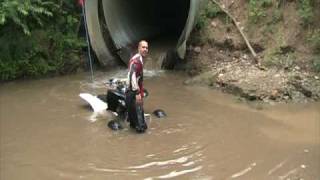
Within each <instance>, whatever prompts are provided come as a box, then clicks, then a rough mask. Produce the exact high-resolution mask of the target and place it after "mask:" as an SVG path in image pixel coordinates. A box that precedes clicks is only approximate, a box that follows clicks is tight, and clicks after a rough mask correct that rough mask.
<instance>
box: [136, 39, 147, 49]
mask: <svg viewBox="0 0 320 180" xmlns="http://www.w3.org/2000/svg"><path fill="white" fill-rule="evenodd" d="M143 42H145V43H147V44H148V42H147V41H146V40H141V41H139V43H138V48H139V47H140V46H141V44H142V43H143Z"/></svg>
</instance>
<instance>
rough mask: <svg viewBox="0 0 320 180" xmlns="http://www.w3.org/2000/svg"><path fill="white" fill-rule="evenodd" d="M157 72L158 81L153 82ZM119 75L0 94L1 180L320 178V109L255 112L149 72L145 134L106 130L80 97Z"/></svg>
mask: <svg viewBox="0 0 320 180" xmlns="http://www.w3.org/2000/svg"><path fill="white" fill-rule="evenodd" d="M156 74H157V75H156ZM124 75H125V71H124V70H119V71H115V72H111V73H108V74H107V73H95V81H94V83H91V82H90V77H89V75H88V74H79V75H75V76H67V77H59V78H54V79H44V80H33V81H22V82H12V83H8V84H3V85H1V87H0V95H1V98H0V105H1V106H0V128H1V129H0V130H1V131H0V179H1V180H21V179H23V180H37V179H39V180H43V179H46V180H51V179H52V180H57V179H66V180H69V179H88V180H100V179H111V178H113V179H130V180H131V179H146V180H152V179H200V180H210V179H212V180H213V179H218V180H220V179H246V180H247V179H253V180H256V179H259V180H264V179H266V180H270V179H271V180H272V179H280V180H282V179H305V180H316V179H319V177H320V123H319V122H320V112H319V111H320V104H319V103H314V104H312V103H311V104H300V105H277V106H272V107H265V108H263V109H262V110H256V109H253V108H250V107H249V106H248V105H245V104H241V103H238V102H237V101H236V99H235V98H234V97H232V96H229V95H225V94H222V93H219V92H217V91H214V90H211V89H207V88H201V87H190V86H183V84H182V82H183V80H184V76H183V74H177V73H175V74H172V73H165V72H158V73H155V72H148V73H146V76H148V77H146V80H145V86H146V87H147V88H148V90H149V91H150V96H149V97H148V99H146V101H145V111H146V112H147V113H151V112H152V111H153V110H155V109H157V108H162V109H164V110H165V111H166V112H167V114H168V117H167V118H165V119H157V118H156V117H153V116H152V117H151V119H149V120H148V124H149V129H148V131H147V133H146V134H142V135H141V134H139V135H138V134H136V133H135V132H134V131H132V130H130V129H128V128H125V129H124V130H123V131H121V132H113V131H111V130H110V129H108V127H107V121H108V120H110V119H112V118H113V117H112V116H111V115H110V114H109V113H103V114H99V115H95V116H93V113H92V112H91V110H90V109H89V108H88V107H87V105H86V103H85V102H84V101H83V100H81V99H80V98H79V97H78V94H79V93H80V92H91V93H93V94H99V93H103V92H104V91H105V89H104V85H103V82H104V81H106V80H107V79H108V78H109V77H112V76H117V77H121V76H124Z"/></svg>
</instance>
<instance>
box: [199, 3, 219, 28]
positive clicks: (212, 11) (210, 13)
mask: <svg viewBox="0 0 320 180" xmlns="http://www.w3.org/2000/svg"><path fill="white" fill-rule="evenodd" d="M221 12H222V11H221V9H220V8H219V6H217V5H216V4H213V3H208V6H206V7H205V8H204V10H203V11H201V12H200V15H199V17H198V19H197V23H196V29H198V30H199V29H202V28H204V27H205V26H206V25H207V24H208V21H209V19H210V18H214V17H216V16H218V14H219V13H221Z"/></svg>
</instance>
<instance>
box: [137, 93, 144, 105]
mask: <svg viewBox="0 0 320 180" xmlns="http://www.w3.org/2000/svg"><path fill="white" fill-rule="evenodd" d="M136 102H137V103H138V104H142V103H143V102H142V98H141V95H140V94H137V95H136Z"/></svg>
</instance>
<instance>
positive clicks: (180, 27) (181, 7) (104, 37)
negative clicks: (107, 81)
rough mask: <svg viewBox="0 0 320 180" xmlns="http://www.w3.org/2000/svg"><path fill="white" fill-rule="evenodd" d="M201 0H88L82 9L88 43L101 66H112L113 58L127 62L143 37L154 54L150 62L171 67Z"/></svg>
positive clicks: (180, 55) (181, 53)
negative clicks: (84, 15)
mask: <svg viewBox="0 0 320 180" xmlns="http://www.w3.org/2000/svg"><path fill="white" fill-rule="evenodd" d="M201 1H202V0H161V1H159V0H134V1H132V0H88V1H86V4H85V7H86V9H85V10H86V19H87V26H88V32H89V37H90V41H91V46H92V48H93V50H94V51H95V53H96V55H97V57H98V59H99V62H100V63H101V64H102V65H104V66H114V65H115V64H117V59H119V58H117V57H120V59H121V60H122V61H123V62H124V63H127V62H128V60H129V58H130V56H131V55H132V54H133V53H135V51H136V48H137V47H136V45H137V43H138V41H139V40H141V39H146V40H147V41H149V43H150V45H149V46H150V52H151V53H153V54H154V56H152V61H153V62H152V63H154V64H157V65H159V66H162V67H173V64H174V63H175V60H176V59H179V58H181V59H183V58H184V56H185V52H186V41H187V39H188V37H189V35H190V32H191V30H192V28H193V27H194V24H195V20H196V16H197V14H198V12H199V7H200V2H201ZM168 57H169V58H168ZM166 58H167V59H166ZM163 60H165V62H163Z"/></svg>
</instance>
